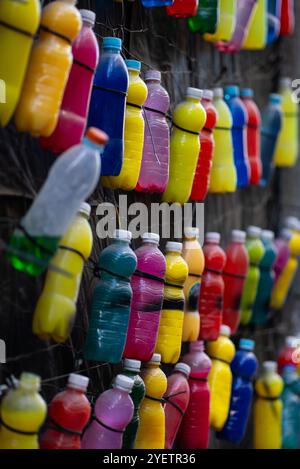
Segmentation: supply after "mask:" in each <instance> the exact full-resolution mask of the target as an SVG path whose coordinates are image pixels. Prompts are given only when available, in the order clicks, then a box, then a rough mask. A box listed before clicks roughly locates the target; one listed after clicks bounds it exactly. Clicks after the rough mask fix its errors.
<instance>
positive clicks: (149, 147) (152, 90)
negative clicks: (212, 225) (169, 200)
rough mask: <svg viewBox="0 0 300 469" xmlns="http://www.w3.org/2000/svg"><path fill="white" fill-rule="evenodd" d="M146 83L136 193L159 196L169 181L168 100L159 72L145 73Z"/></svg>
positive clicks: (150, 71)
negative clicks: (141, 153)
mask: <svg viewBox="0 0 300 469" xmlns="http://www.w3.org/2000/svg"><path fill="white" fill-rule="evenodd" d="M145 83H146V85H147V88H148V98H147V101H146V102H145V105H144V119H145V134H144V150H143V159H142V165H141V169H140V175H139V180H138V183H137V186H136V190H137V191H139V192H141V191H144V192H159V193H162V192H165V190H166V188H167V184H168V179H169V159H170V130H169V126H168V123H167V119H166V114H167V112H168V110H169V107H170V98H169V95H168V93H167V91H166V90H165V89H164V88H163V87H162V86H161V73H160V72H158V71H156V70H149V71H148V72H146V74H145Z"/></svg>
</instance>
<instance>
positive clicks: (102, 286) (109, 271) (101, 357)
mask: <svg viewBox="0 0 300 469" xmlns="http://www.w3.org/2000/svg"><path fill="white" fill-rule="evenodd" d="M130 241H131V233H130V232H129V231H125V230H116V231H115V233H114V235H113V240H112V243H111V244H110V245H109V246H108V247H106V248H105V249H103V251H102V252H101V254H100V257H99V261H98V268H99V271H100V281H99V282H98V284H97V285H96V287H95V290H94V292H93V297H92V307H91V318H90V323H89V329H88V332H87V337H86V341H85V345H84V355H85V358H86V359H87V360H94V361H105V362H109V363H118V362H119V361H120V360H121V358H122V354H123V351H124V347H125V342H126V337H127V330H128V322H129V316H130V305H131V301H132V289H131V285H130V277H131V275H132V274H133V272H134V271H135V269H136V265H137V259H136V255H135V254H134V252H133V251H132V249H131V248H130V246H129V244H130Z"/></svg>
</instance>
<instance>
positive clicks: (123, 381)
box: [81, 375, 134, 449]
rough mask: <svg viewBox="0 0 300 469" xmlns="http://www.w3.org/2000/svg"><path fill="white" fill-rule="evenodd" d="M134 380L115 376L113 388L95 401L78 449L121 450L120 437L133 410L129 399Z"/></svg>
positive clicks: (129, 420) (121, 441) (121, 438)
mask: <svg viewBox="0 0 300 469" xmlns="http://www.w3.org/2000/svg"><path fill="white" fill-rule="evenodd" d="M133 385H134V380H133V379H132V378H129V377H128V376H124V375H117V376H116V378H115V379H114V382H113V385H112V386H113V388H112V389H108V390H107V391H104V392H103V393H102V394H101V395H100V396H99V397H98V399H97V401H96V404H95V406H94V414H93V417H92V421H91V423H90V425H89V426H88V427H87V429H86V430H85V432H84V434H83V437H82V440H81V447H82V449H121V448H122V444H123V434H124V431H125V429H126V427H127V426H128V424H129V423H130V422H131V420H132V417H133V413H134V406H133V402H132V400H131V397H130V395H129V394H130V393H131V390H132V388H133Z"/></svg>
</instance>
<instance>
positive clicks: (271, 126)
mask: <svg viewBox="0 0 300 469" xmlns="http://www.w3.org/2000/svg"><path fill="white" fill-rule="evenodd" d="M281 102H282V98H281V96H280V95H279V94H270V97H269V103H268V105H267V107H266V109H265V110H264V112H263V114H262V126H261V160H262V165H263V173H262V178H261V181H260V185H261V186H265V185H266V184H267V183H268V182H269V180H270V178H271V174H272V168H273V159H274V154H275V148H276V144H277V139H278V136H279V132H280V130H281V127H282V119H283V118H282V108H281Z"/></svg>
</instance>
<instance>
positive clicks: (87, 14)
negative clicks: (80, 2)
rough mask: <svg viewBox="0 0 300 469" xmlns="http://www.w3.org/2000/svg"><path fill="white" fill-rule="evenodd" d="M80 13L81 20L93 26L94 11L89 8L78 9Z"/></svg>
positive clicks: (94, 20)
mask: <svg viewBox="0 0 300 469" xmlns="http://www.w3.org/2000/svg"><path fill="white" fill-rule="evenodd" d="M79 13H80V14H81V18H82V21H84V22H85V23H88V24H90V25H91V26H95V22H96V13H95V12H93V11H91V10H79Z"/></svg>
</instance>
